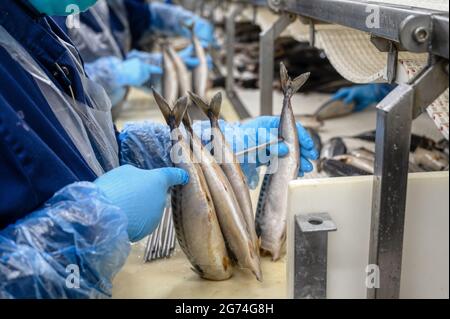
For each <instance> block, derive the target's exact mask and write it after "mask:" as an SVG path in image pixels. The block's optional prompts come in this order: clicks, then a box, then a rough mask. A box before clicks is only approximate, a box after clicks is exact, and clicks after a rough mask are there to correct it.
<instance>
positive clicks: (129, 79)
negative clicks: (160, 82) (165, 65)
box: [115, 58, 162, 87]
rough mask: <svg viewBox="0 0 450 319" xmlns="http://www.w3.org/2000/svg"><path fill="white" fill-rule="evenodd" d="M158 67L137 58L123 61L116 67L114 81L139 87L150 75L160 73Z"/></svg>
mask: <svg viewBox="0 0 450 319" xmlns="http://www.w3.org/2000/svg"><path fill="white" fill-rule="evenodd" d="M161 74H162V70H161V68H160V67H158V66H155V65H151V64H147V63H144V62H142V61H141V60H139V59H137V58H133V59H129V60H125V61H123V62H122V63H121V64H120V65H119V66H118V68H117V69H116V72H115V75H116V81H117V83H118V84H119V85H121V86H134V87H140V86H142V85H143V84H145V83H146V82H147V81H149V80H150V78H151V76H152V75H161Z"/></svg>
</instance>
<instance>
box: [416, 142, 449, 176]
mask: <svg viewBox="0 0 450 319" xmlns="http://www.w3.org/2000/svg"><path fill="white" fill-rule="evenodd" d="M412 157H413V159H414V163H416V164H417V165H419V166H420V167H423V168H424V169H425V170H426V171H444V170H446V169H447V168H448V166H449V160H448V157H447V156H446V155H445V154H444V153H442V152H439V151H437V150H432V151H430V150H427V149H424V148H421V147H418V148H417V149H416V150H415V152H414V153H413V154H412Z"/></svg>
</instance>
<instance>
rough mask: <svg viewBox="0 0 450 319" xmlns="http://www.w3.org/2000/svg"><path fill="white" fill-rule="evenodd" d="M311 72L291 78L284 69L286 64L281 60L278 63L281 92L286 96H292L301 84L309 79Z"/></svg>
mask: <svg viewBox="0 0 450 319" xmlns="http://www.w3.org/2000/svg"><path fill="white" fill-rule="evenodd" d="M310 75H311V73H309V72H308V73H303V74H302V75H300V76H298V77H296V78H295V79H294V80H292V79H291V78H290V77H289V73H288V71H287V69H286V66H285V65H284V63H283V62H281V64H280V77H281V88H282V89H283V93H284V95H285V96H287V97H292V96H293V95H294V94H295V93H297V92H298V91H299V90H300V89H301V88H302V86H303V85H304V84H305V83H306V81H307V80H308V79H309V77H310Z"/></svg>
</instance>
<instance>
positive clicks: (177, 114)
mask: <svg viewBox="0 0 450 319" xmlns="http://www.w3.org/2000/svg"><path fill="white" fill-rule="evenodd" d="M152 91H153V96H154V97H155V100H156V104H158V107H159V109H160V110H161V113H162V114H163V116H164V119H165V120H166V122H167V124H169V126H170V128H171V129H172V130H173V129H175V128H177V127H179V126H180V124H181V121H182V120H183V118H184V115H185V114H186V110H187V102H188V100H187V98H186V97H182V98H181V99H179V100H178V101H177V102H176V103H175V106H174V108H173V109H171V108H170V106H169V103H167V101H166V100H165V99H164V98H163V97H162V96H161V94H159V93H158V92H156V90H155V89H153V88H152Z"/></svg>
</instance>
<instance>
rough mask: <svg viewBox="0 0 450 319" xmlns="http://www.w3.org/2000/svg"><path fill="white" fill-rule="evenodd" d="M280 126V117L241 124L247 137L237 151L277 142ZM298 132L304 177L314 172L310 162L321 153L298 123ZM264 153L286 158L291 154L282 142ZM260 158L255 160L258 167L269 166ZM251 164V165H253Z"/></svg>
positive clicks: (301, 168)
mask: <svg viewBox="0 0 450 319" xmlns="http://www.w3.org/2000/svg"><path fill="white" fill-rule="evenodd" d="M279 124H280V117H279V116H261V117H258V118H256V119H254V120H251V121H248V122H246V123H243V124H241V126H240V128H241V130H242V131H243V134H244V135H245V137H243V138H242V140H243V141H244V143H243V144H240V145H235V146H234V149H235V151H236V152H240V151H242V150H245V149H247V148H248V147H252V146H257V145H261V144H264V143H269V142H271V141H274V140H276V139H277V138H278V127H279ZM297 130H298V136H299V145H300V155H301V158H300V170H299V176H303V175H304V174H305V173H309V172H311V171H312V170H313V168H314V166H313V165H312V164H311V162H310V161H311V160H316V159H318V158H319V153H318V152H317V150H316V148H315V145H314V142H313V140H312V139H311V136H310V135H309V134H308V132H307V131H306V130H305V128H304V127H303V126H302V125H301V124H300V123H297ZM262 152H263V153H265V152H270V155H271V157H273V156H278V157H285V156H286V155H288V153H289V148H288V146H287V145H286V144H285V143H284V142H281V143H278V144H277V145H275V146H269V147H267V149H266V150H265V151H262ZM260 153H261V151H260ZM264 157H265V156H264ZM264 157H263V158H264ZM247 158H251V156H248V157H247ZM260 158H261V156H260V155H259V156H257V157H256V159H255V160H256V163H255V164H256V167H260V166H263V165H268V163H267V162H266V163H263V162H261V161H260ZM244 164H245V163H244ZM249 164H250V165H251V164H252V163H249ZM244 170H245V169H244Z"/></svg>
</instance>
